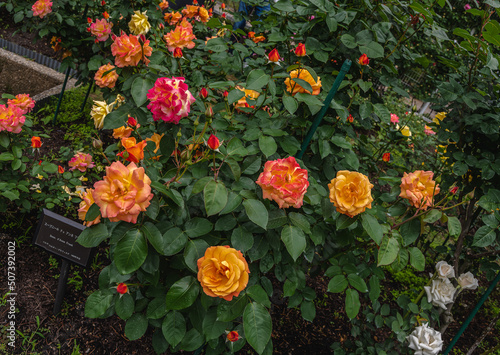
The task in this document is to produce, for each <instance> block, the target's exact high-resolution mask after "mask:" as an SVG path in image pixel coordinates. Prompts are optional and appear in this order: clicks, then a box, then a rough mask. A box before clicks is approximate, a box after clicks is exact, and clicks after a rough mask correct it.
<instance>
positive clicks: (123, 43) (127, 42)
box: [111, 32, 153, 68]
mask: <svg viewBox="0 0 500 355" xmlns="http://www.w3.org/2000/svg"><path fill="white" fill-rule="evenodd" d="M152 53H153V48H151V47H150V46H149V40H147V41H144V42H143V43H142V44H141V43H140V42H139V37H137V36H134V35H132V34H131V35H127V34H126V33H124V32H122V35H121V36H119V37H115V39H114V42H113V43H112V44H111V54H113V55H114V56H115V65H116V66H117V67H119V68H123V67H129V66H131V67H135V66H137V65H138V64H139V62H140V61H141V60H142V61H143V62H144V64H146V65H148V63H149V59H148V58H147V57H150V56H151V54H152Z"/></svg>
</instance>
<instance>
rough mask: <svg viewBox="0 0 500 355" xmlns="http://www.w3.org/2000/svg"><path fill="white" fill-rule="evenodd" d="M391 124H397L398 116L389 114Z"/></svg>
mask: <svg viewBox="0 0 500 355" xmlns="http://www.w3.org/2000/svg"><path fill="white" fill-rule="evenodd" d="M391 123H394V124H396V123H399V117H398V115H396V114H394V113H391Z"/></svg>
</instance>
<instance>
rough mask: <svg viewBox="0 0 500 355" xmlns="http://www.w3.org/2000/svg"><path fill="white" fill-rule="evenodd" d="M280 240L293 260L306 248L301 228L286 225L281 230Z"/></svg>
mask: <svg viewBox="0 0 500 355" xmlns="http://www.w3.org/2000/svg"><path fill="white" fill-rule="evenodd" d="M281 240H282V241H283V243H284V244H285V247H286V250H288V253H289V254H290V255H291V256H292V259H293V260H294V261H296V260H297V258H298V257H299V256H300V254H302V253H303V252H304V250H305V249H306V237H305V235H304V232H302V230H301V229H299V228H297V227H294V226H291V225H288V226H285V227H283V229H282V230H281Z"/></svg>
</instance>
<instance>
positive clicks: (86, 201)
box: [78, 189, 101, 227]
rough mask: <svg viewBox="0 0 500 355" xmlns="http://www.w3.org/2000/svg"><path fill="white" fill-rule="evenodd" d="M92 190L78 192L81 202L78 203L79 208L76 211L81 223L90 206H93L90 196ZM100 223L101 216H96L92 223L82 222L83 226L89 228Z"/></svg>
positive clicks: (92, 198)
mask: <svg viewBox="0 0 500 355" xmlns="http://www.w3.org/2000/svg"><path fill="white" fill-rule="evenodd" d="M93 191H94V189H86V191H85V192H80V198H81V199H82V202H80V208H79V209H78V218H80V219H81V220H82V221H85V216H86V215H87V211H88V210H89V208H90V206H92V205H93V204H94V197H93V196H92V192H93ZM100 221H101V216H97V218H96V219H94V220H93V221H88V222H83V225H85V226H87V227H90V226H93V225H94V224H97V223H99V222H100Z"/></svg>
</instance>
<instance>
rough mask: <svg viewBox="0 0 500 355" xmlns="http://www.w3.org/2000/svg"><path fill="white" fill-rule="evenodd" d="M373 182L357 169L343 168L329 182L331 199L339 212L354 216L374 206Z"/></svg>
mask: <svg viewBox="0 0 500 355" xmlns="http://www.w3.org/2000/svg"><path fill="white" fill-rule="evenodd" d="M372 187H373V184H371V183H370V181H369V180H368V177H367V176H366V175H363V174H361V173H358V172H355V171H348V170H341V171H338V172H337V176H336V177H335V179H333V180H332V181H331V183H330V184H328V188H329V189H330V201H331V202H332V203H333V204H334V205H335V207H336V209H337V212H340V213H343V214H345V215H348V216H349V217H354V216H356V215H358V214H360V213H363V212H364V211H365V210H366V209H367V208H372V202H373V198H372V194H371V189H372Z"/></svg>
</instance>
